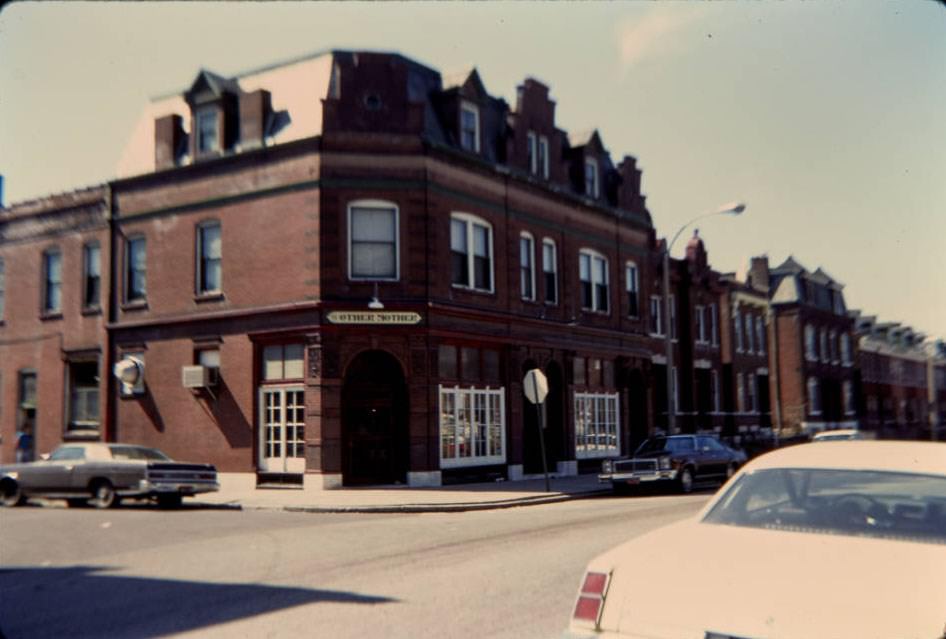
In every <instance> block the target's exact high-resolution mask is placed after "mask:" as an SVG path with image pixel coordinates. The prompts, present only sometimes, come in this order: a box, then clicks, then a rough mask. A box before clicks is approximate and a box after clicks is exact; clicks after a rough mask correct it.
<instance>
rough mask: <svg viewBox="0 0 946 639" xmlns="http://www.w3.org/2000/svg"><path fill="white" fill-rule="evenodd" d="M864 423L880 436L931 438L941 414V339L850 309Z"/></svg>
mask: <svg viewBox="0 0 946 639" xmlns="http://www.w3.org/2000/svg"><path fill="white" fill-rule="evenodd" d="M850 315H851V317H852V318H853V320H854V330H855V336H856V339H857V363H858V371H859V376H860V379H859V381H860V390H861V392H860V399H861V406H860V413H861V416H862V419H861V422H862V428H864V429H865V430H868V431H872V432H873V433H874V434H875V435H876V436H877V437H878V438H890V439H913V438H920V439H929V438H930V437H931V435H932V436H933V437H934V438H935V434H933V433H931V428H933V427H936V426H939V425H941V423H942V416H943V414H944V413H943V410H942V409H943V404H942V401H943V399H944V398H943V396H942V394H941V393H942V389H943V381H944V380H943V378H944V373H943V368H944V361H943V352H942V343H940V344H936V343H925V339H926V338H925V335H923V334H921V333H917V332H916V331H914V330H913V329H912V328H910V327H909V326H903V325H901V324H899V323H897V322H880V321H878V320H877V318H876V316H869V315H863V314H861V313H860V312H859V311H851V312H850Z"/></svg>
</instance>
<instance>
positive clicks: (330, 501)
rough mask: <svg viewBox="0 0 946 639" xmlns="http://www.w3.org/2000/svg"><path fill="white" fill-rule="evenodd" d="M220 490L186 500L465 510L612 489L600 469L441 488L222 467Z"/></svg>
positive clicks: (297, 508) (326, 508) (269, 506)
mask: <svg viewBox="0 0 946 639" xmlns="http://www.w3.org/2000/svg"><path fill="white" fill-rule="evenodd" d="M218 479H219V481H220V491H219V492H216V493H209V494H203V495H198V496H196V497H194V498H192V499H188V500H187V501H186V502H185V503H187V504H193V505H200V504H204V505H208V506H211V505H212V506H217V507H232V508H242V509H247V510H287V511H294V512H318V513H421V512H462V511H467V510H490V509H495V508H513V507H517V506H531V505H536V504H549V503H554V502H560V501H568V500H572V499H583V498H587V497H591V496H594V495H599V494H607V493H609V492H610V490H611V489H610V486H609V485H606V484H600V483H598V477H597V475H594V474H591V475H578V476H575V477H553V478H552V479H551V480H550V488H551V490H550V492H545V480H544V479H542V478H538V479H523V480H519V481H498V482H490V483H481V484H461V485H457V486H443V487H438V488H411V487H408V486H372V487H370V488H343V489H335V490H322V489H317V488H311V487H308V488H295V487H293V488H257V487H256V477H255V475H252V474H249V473H220V474H219V476H218Z"/></svg>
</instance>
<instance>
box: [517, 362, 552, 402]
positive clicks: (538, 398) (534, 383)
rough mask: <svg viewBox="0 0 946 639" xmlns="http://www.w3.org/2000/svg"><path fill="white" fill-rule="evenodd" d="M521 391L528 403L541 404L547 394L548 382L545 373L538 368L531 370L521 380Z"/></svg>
mask: <svg viewBox="0 0 946 639" xmlns="http://www.w3.org/2000/svg"><path fill="white" fill-rule="evenodd" d="M522 390H523V392H524V393H525V394H526V399H528V400H529V401H530V402H532V403H533V404H541V403H542V402H544V401H545V396H546V395H548V394H549V380H548V379H547V378H546V377H545V373H543V372H542V371H540V370H539V369H538V368H533V369H532V370H530V371H529V372H528V373H526V376H525V377H523V378H522Z"/></svg>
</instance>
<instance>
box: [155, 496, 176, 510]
mask: <svg viewBox="0 0 946 639" xmlns="http://www.w3.org/2000/svg"><path fill="white" fill-rule="evenodd" d="M158 507H159V508H180V507H181V496H180V495H158Z"/></svg>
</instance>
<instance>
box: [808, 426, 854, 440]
mask: <svg viewBox="0 0 946 639" xmlns="http://www.w3.org/2000/svg"><path fill="white" fill-rule="evenodd" d="M849 439H864V435H863V434H862V433H861V431H859V430H856V429H854V428H839V429H838V430H823V431H821V432H820V433H815V435H814V437H812V438H811V441H813V442H835V441H843V440H849Z"/></svg>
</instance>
